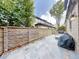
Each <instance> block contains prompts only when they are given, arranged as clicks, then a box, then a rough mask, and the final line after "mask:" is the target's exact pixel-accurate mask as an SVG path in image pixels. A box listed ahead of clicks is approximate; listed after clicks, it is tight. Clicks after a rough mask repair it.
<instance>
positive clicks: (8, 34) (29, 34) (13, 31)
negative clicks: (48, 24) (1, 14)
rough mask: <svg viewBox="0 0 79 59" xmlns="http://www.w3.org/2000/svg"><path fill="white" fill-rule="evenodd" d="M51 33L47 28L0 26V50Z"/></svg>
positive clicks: (10, 48) (14, 46)
mask: <svg viewBox="0 0 79 59" xmlns="http://www.w3.org/2000/svg"><path fill="white" fill-rule="evenodd" d="M52 33H53V32H52V30H51V29H48V28H17V27H4V28H0V51H1V52H6V51H8V50H12V49H15V48H17V47H21V46H22V45H25V44H27V43H29V42H32V41H34V40H38V39H39V38H42V37H44V36H48V35H51V34H52Z"/></svg>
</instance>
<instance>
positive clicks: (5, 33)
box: [3, 27, 8, 52]
mask: <svg viewBox="0 0 79 59" xmlns="http://www.w3.org/2000/svg"><path fill="white" fill-rule="evenodd" d="M3 45H4V46H3V48H4V52H6V51H8V28H7V27H4V43H3Z"/></svg>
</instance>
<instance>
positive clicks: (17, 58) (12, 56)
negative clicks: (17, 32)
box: [0, 35, 79, 59]
mask: <svg viewBox="0 0 79 59" xmlns="http://www.w3.org/2000/svg"><path fill="white" fill-rule="evenodd" d="M57 41H58V40H56V39H55V36H54V35H52V36H48V37H45V38H42V39H41V40H38V41H35V42H33V43H30V44H29V45H27V46H25V47H22V48H18V49H17V50H15V51H12V52H9V53H7V54H4V55H3V56H2V57H0V59H79V54H78V53H76V52H73V51H68V50H66V49H64V48H60V47H58V46H57Z"/></svg>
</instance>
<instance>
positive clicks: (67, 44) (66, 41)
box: [58, 33, 75, 50]
mask: <svg viewBox="0 0 79 59" xmlns="http://www.w3.org/2000/svg"><path fill="white" fill-rule="evenodd" d="M58 46H60V47H63V48H66V49H68V50H75V41H74V39H73V37H72V36H71V35H69V34H68V33H64V34H63V35H62V36H60V38H59V40H58Z"/></svg>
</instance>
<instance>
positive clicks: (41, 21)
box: [35, 16, 54, 27]
mask: <svg viewBox="0 0 79 59" xmlns="http://www.w3.org/2000/svg"><path fill="white" fill-rule="evenodd" d="M35 18H36V19H37V20H38V22H37V24H36V25H43V26H48V27H54V25H53V24H51V23H49V22H47V21H46V20H44V19H41V18H39V17H37V16H35Z"/></svg>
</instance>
